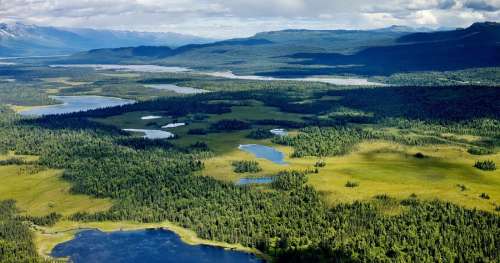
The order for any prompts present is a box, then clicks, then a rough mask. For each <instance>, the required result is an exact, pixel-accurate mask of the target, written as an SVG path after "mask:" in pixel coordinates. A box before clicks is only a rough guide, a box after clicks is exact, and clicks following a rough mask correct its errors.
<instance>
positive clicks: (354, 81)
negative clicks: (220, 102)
mask: <svg viewBox="0 0 500 263" xmlns="http://www.w3.org/2000/svg"><path fill="white" fill-rule="evenodd" d="M204 74H206V75H209V76H213V77H219V78H229V79H243V80H267V81H269V80H288V81H313V82H323V83H328V84H334V85H361V86H372V85H384V84H381V83H376V82H370V81H368V80H367V79H363V78H351V77H346V78H334V77H305V78H276V77H265V76H256V75H235V74H234V73H233V72H232V71H219V72H206V73H204Z"/></svg>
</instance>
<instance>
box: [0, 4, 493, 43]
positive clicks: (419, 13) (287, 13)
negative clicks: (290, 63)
mask: <svg viewBox="0 0 500 263" xmlns="http://www.w3.org/2000/svg"><path fill="white" fill-rule="evenodd" d="M499 9H500V0H377V1H373V0H349V1H344V0H71V1H70V0H0V20H4V21H5V20H8V21H20V22H25V23H33V24H42V25H54V26H66V27H92V28H110V29H125V30H145V31H174V32H181V33H191V34H197V35H202V36H209V37H216V38H227V37H240V36H248V35H251V34H254V33H256V32H259V31H264V30H278V29H285V28H307V29H335V28H348V29H352V28H359V29H367V28H374V27H384V26H390V25H393V24H400V25H407V26H433V27H438V26H446V27H463V26H467V25H469V24H470V23H472V22H476V21H483V20H493V21H498V20H500V11H499Z"/></svg>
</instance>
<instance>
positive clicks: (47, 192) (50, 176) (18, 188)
mask: <svg viewBox="0 0 500 263" xmlns="http://www.w3.org/2000/svg"><path fill="white" fill-rule="evenodd" d="M0 158H3V159H5V158H6V156H5V155H4V156H1V157H0ZM30 158H34V157H30ZM28 166H29V165H7V166H0V180H1V181H2V183H1V184H0V199H1V200H3V199H14V200H16V201H17V206H18V207H19V208H20V210H21V212H22V213H23V214H27V215H34V216H41V215H46V214H48V213H51V212H57V213H60V214H62V215H70V214H73V213H76V212H79V211H103V210H107V209H109V208H110V207H111V201H110V200H107V199H95V198H91V197H89V196H86V195H74V194H71V193H70V184H69V183H68V182H65V181H64V180H62V179H61V175H62V171H60V170H53V169H43V170H41V171H35V172H36V173H33V174H31V172H30V171H31V169H29V167H28Z"/></svg>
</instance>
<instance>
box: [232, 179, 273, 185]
mask: <svg viewBox="0 0 500 263" xmlns="http://www.w3.org/2000/svg"><path fill="white" fill-rule="evenodd" d="M273 180H274V179H273V178H272V177H261V178H240V180H238V182H237V183H236V184H237V185H247V184H270V183H272V182H273Z"/></svg>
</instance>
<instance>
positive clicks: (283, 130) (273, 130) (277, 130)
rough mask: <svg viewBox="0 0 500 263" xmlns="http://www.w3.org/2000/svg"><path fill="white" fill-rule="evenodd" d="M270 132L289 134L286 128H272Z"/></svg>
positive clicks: (280, 134)
mask: <svg viewBox="0 0 500 263" xmlns="http://www.w3.org/2000/svg"><path fill="white" fill-rule="evenodd" d="M269 132H270V133H272V134H274V135H278V136H286V135H288V132H287V131H286V130H285V129H272V130H269Z"/></svg>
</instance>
